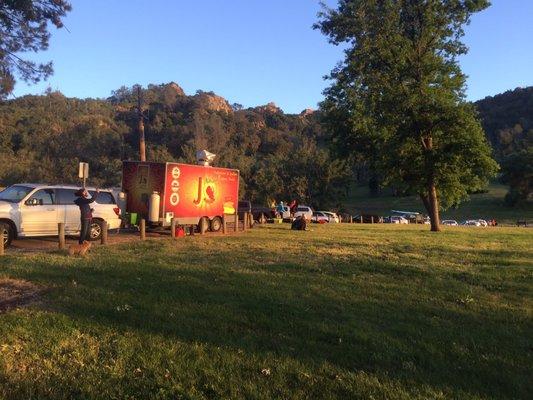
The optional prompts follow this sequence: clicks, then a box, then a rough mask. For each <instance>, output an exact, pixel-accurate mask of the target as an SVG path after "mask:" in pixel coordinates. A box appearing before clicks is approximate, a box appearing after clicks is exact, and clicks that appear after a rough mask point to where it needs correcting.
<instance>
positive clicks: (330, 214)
mask: <svg viewBox="0 0 533 400" xmlns="http://www.w3.org/2000/svg"><path fill="white" fill-rule="evenodd" d="M320 212H321V213H323V214H326V216H327V217H328V218H329V222H333V223H335V224H338V223H340V222H341V219H340V218H339V216H338V215H337V214H335V213H334V212H331V211H320Z"/></svg>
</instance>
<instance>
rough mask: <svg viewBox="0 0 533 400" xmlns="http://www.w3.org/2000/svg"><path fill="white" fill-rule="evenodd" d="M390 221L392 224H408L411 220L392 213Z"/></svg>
mask: <svg viewBox="0 0 533 400" xmlns="http://www.w3.org/2000/svg"><path fill="white" fill-rule="evenodd" d="M390 223H391V224H401V225H403V224H408V223H409V220H408V219H407V218H404V217H402V216H400V215H392V216H391V217H390Z"/></svg>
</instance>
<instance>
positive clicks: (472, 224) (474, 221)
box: [461, 219, 481, 226]
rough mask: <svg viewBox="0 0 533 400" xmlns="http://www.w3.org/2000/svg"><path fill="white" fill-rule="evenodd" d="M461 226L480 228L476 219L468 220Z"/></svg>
mask: <svg viewBox="0 0 533 400" xmlns="http://www.w3.org/2000/svg"><path fill="white" fill-rule="evenodd" d="M461 225H464V226H481V223H480V222H479V220H477V219H469V220H467V221H465V222H463V223H462V224H461Z"/></svg>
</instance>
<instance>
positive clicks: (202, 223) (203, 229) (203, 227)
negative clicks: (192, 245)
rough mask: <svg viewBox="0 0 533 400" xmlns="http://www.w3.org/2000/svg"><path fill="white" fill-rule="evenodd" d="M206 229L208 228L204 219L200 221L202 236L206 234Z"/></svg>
mask: <svg viewBox="0 0 533 400" xmlns="http://www.w3.org/2000/svg"><path fill="white" fill-rule="evenodd" d="M205 228H206V226H205V218H204V217H202V218H201V219H200V235H203V234H204V233H205Z"/></svg>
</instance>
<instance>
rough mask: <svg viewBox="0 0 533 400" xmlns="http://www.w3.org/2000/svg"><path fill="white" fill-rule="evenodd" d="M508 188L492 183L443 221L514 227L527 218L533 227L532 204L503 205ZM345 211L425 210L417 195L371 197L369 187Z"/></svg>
mask: <svg viewBox="0 0 533 400" xmlns="http://www.w3.org/2000/svg"><path fill="white" fill-rule="evenodd" d="M507 190H508V187H507V186H504V185H499V184H492V185H490V186H489V187H488V191H487V193H480V194H473V195H471V196H470V200H469V201H467V202H465V203H462V204H461V205H460V206H459V207H458V208H456V209H453V208H452V209H449V210H446V211H444V212H442V213H441V217H442V219H455V220H457V221H458V222H461V221H464V220H466V219H478V218H483V219H486V220H489V219H492V218H495V219H496V220H497V221H498V222H499V223H500V224H504V225H515V224H516V221H517V220H518V219H520V220H522V219H528V220H529V222H530V223H531V224H533V202H531V201H530V202H528V203H525V204H522V205H519V206H516V207H506V206H505V205H504V203H503V200H504V198H505V194H506V193H507ZM345 203H346V205H345V207H346V209H347V210H349V211H351V212H352V213H354V214H358V213H360V212H361V211H362V212H363V213H375V214H378V215H390V213H391V210H405V211H419V212H422V213H427V212H426V211H425V210H424V206H423V205H422V202H421V200H420V199H419V198H418V197H416V196H407V197H394V196H391V195H384V196H380V197H370V196H369V194H368V188H367V187H356V188H354V189H352V192H351V194H350V196H349V198H348V200H347V201H346V202H345Z"/></svg>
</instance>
